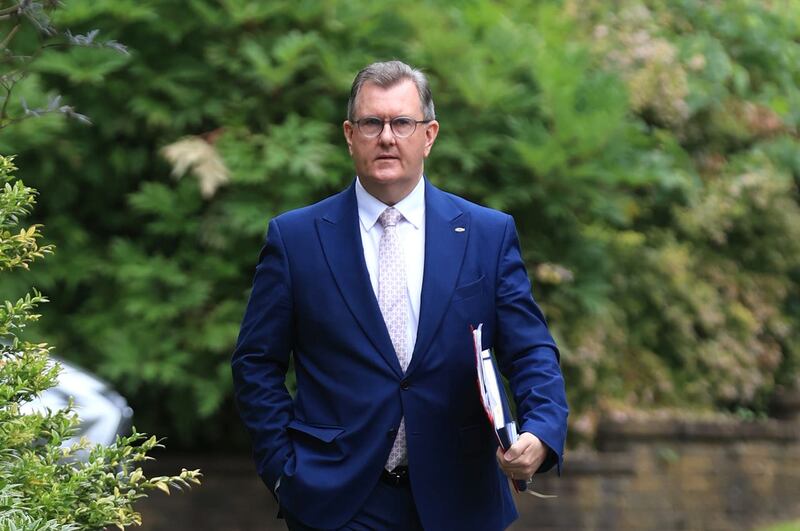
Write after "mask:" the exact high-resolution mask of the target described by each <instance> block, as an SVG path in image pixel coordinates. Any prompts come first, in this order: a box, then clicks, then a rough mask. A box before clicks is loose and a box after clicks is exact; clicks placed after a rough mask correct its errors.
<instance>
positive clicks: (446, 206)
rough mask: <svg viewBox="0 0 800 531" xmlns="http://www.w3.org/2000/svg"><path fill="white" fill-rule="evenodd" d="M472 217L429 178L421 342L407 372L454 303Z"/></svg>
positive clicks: (419, 340)
mask: <svg viewBox="0 0 800 531" xmlns="http://www.w3.org/2000/svg"><path fill="white" fill-rule="evenodd" d="M469 221H470V220H469V214H467V213H464V212H462V211H461V209H460V208H458V207H457V206H456V204H455V203H454V202H453V200H452V199H450V198H449V197H448V196H447V195H446V194H445V193H444V192H442V191H441V190H439V189H438V188H436V187H434V186H433V185H431V184H430V183H429V182H427V181H425V270H424V273H423V277H422V296H421V297H420V312H419V326H418V328H417V342H416V344H415V345H414V354H413V355H412V358H411V363H410V364H409V367H408V370H407V371H406V374H410V373H411V372H413V371H414V369H415V368H416V367H418V366H419V365H420V364H421V363H422V359H423V358H424V357H425V355H426V353H427V351H428V347H429V346H430V343H431V341H432V340H433V337H434V334H435V333H436V331H437V330H438V328H439V324H440V323H441V321H442V317H443V316H444V312H445V310H446V309H447V307H448V306H449V304H450V297H451V296H452V294H453V290H454V289H455V286H456V280H457V279H458V274H459V271H460V270H461V263H462V262H463V260H464V251H465V250H466V248H467V237H468V235H469ZM457 228H458V230H456V229H457ZM461 229H463V230H461ZM464 333H465V334H466V333H468V331H467V330H465V331H464Z"/></svg>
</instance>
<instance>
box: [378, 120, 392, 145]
mask: <svg viewBox="0 0 800 531" xmlns="http://www.w3.org/2000/svg"><path fill="white" fill-rule="evenodd" d="M378 141H379V142H380V143H381V144H384V145H391V144H394V143H395V142H396V141H397V137H396V136H394V131H392V124H391V122H386V123H384V124H383V131H381V134H380V135H378Z"/></svg>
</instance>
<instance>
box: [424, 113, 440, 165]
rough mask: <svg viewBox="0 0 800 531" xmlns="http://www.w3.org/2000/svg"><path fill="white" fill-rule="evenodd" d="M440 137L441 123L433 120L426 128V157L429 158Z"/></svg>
mask: <svg viewBox="0 0 800 531" xmlns="http://www.w3.org/2000/svg"><path fill="white" fill-rule="evenodd" d="M438 135H439V122H437V121H436V120H433V121H432V122H430V123H429V124H428V126H427V127H426V128H425V156H426V157H427V156H428V155H429V154H430V152H431V148H432V147H433V143H434V142H435V141H436V137H437V136H438Z"/></svg>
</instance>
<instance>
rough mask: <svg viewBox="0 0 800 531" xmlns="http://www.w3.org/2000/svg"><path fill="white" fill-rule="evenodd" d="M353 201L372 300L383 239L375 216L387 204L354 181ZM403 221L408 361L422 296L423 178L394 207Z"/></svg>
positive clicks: (413, 341) (423, 242)
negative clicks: (354, 200) (355, 202)
mask: <svg viewBox="0 0 800 531" xmlns="http://www.w3.org/2000/svg"><path fill="white" fill-rule="evenodd" d="M356 201H357V202H358V218H359V220H360V223H359V226H360V227H361V243H362V245H363V247H364V260H365V261H366V263H367V271H369V280H370V282H371V283H372V290H373V291H374V292H375V297H376V298H377V297H378V246H379V244H380V241H381V236H383V227H382V226H381V224H380V223H378V216H380V215H381V213H382V212H383V211H384V210H386V209H387V208H388V207H389V205H386V204H384V203H382V202H381V201H380V200H378V199H376V198H375V197H373V196H372V195H370V194H369V192H367V191H366V190H365V189H364V187H363V186H362V185H361V181H360V180H359V179H358V178H356ZM394 208H396V209H397V210H399V211H400V213H401V214H402V215H403V219H402V220H401V221H400V223H398V225H397V234H398V236H399V237H400V246H401V248H402V250H403V258H404V259H405V265H406V282H407V284H408V286H407V290H406V296H407V300H408V319H407V320H406V322H407V323H408V324H407V326H406V339H407V342H406V345H408V349H409V351H408V359H409V361H410V360H411V354H412V352H413V350H414V343H415V342H416V341H417V328H418V325H419V304H420V303H419V300H420V296H421V294H422V274H423V270H424V269H425V178H424V177H421V178H420V180H419V182H418V183H417V186H415V187H414V189H413V190H412V191H411V193H409V194H408V195H407V196H406V197H404V198H403V200H402V201H400V202H399V203H397V204H396V205H394Z"/></svg>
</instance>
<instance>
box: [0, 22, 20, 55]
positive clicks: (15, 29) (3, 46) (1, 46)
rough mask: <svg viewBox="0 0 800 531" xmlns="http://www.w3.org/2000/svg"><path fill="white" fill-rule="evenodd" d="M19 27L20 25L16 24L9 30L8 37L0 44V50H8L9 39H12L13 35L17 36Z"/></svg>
mask: <svg viewBox="0 0 800 531" xmlns="http://www.w3.org/2000/svg"><path fill="white" fill-rule="evenodd" d="M20 26H21V24H17V25H16V26H14V27H13V28H11V31H10V32H9V33H8V36H7V37H6V38H5V39H3V42H0V50H4V49H6V48H8V43H10V42H11V39H13V38H14V35H16V34H17V32H18V31H19V28H20Z"/></svg>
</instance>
